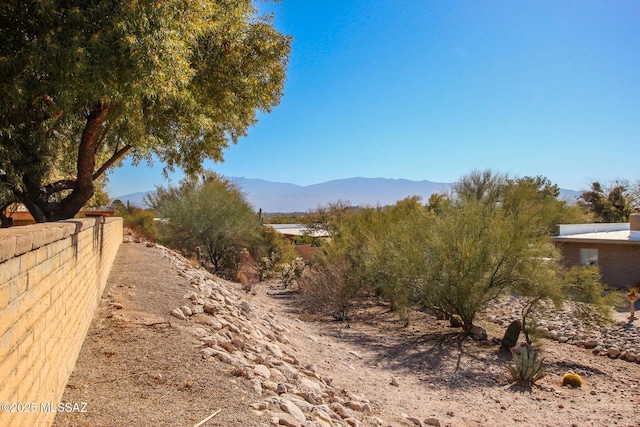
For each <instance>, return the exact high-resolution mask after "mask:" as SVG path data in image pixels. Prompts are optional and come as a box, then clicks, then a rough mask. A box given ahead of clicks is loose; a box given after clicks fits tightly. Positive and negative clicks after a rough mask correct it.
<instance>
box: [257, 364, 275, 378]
mask: <svg viewBox="0 0 640 427" xmlns="http://www.w3.org/2000/svg"><path fill="white" fill-rule="evenodd" d="M253 373H254V374H255V375H258V376H260V377H262V378H265V379H267V380H268V379H269V378H271V371H269V368H268V367H266V366H264V365H256V366H254V367H253Z"/></svg>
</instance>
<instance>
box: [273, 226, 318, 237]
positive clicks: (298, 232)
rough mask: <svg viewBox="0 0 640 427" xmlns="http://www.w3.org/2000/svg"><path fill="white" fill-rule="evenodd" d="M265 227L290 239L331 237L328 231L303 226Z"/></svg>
mask: <svg viewBox="0 0 640 427" xmlns="http://www.w3.org/2000/svg"><path fill="white" fill-rule="evenodd" d="M265 226H268V227H272V228H274V229H275V230H276V231H277V232H278V233H280V234H283V235H284V236H286V237H287V238H289V239H293V238H294V237H302V236H311V237H329V233H327V232H326V231H324V230H310V229H309V228H307V227H306V226H305V225H303V224H265Z"/></svg>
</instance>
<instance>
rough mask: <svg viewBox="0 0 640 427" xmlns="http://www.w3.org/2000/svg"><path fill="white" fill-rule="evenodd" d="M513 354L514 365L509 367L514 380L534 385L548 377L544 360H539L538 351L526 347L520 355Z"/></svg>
mask: <svg viewBox="0 0 640 427" xmlns="http://www.w3.org/2000/svg"><path fill="white" fill-rule="evenodd" d="M511 352H512V354H513V362H514V364H513V365H510V366H509V373H511V377H512V378H513V379H514V380H516V381H518V382H521V383H527V384H531V385H532V384H534V383H535V382H536V381H538V380H540V379H542V378H543V377H544V376H545V375H546V372H545V368H544V366H543V363H544V358H541V359H540V358H538V356H539V354H538V351H536V350H534V349H532V348H531V347H530V346H528V345H525V346H524V347H523V348H522V351H521V352H520V353H517V352H516V351H515V350H512V351H511Z"/></svg>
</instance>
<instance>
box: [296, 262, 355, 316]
mask: <svg viewBox="0 0 640 427" xmlns="http://www.w3.org/2000/svg"><path fill="white" fill-rule="evenodd" d="M349 270H350V266H349V264H348V263H347V262H346V260H344V259H342V260H338V259H334V260H333V262H331V263H322V264H316V265H315V266H313V267H312V268H311V269H310V270H309V271H308V273H307V274H305V275H304V276H303V277H302V278H301V280H300V281H299V285H300V293H301V296H302V298H303V301H304V302H305V305H306V307H307V309H308V310H309V311H311V312H314V313H331V314H332V315H333V316H334V317H335V318H336V319H337V320H347V319H349V316H350V314H351V310H352V308H353V303H354V299H355V298H356V296H357V295H358V293H359V291H360V289H359V288H358V286H357V284H355V283H354V282H352V281H349V280H348V273H349Z"/></svg>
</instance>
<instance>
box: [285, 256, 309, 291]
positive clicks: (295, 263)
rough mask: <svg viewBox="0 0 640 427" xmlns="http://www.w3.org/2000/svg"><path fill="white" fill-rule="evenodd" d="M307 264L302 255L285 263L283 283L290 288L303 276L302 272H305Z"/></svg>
mask: <svg viewBox="0 0 640 427" xmlns="http://www.w3.org/2000/svg"><path fill="white" fill-rule="evenodd" d="M306 266H307V264H306V263H305V262H304V260H303V259H302V258H300V257H297V258H295V259H293V260H291V262H288V263H285V264H284V265H283V266H282V272H281V278H282V283H283V284H284V287H285V288H288V287H289V286H291V285H292V284H294V283H295V282H296V281H297V280H298V279H300V277H302V273H303V272H304V269H305V267H306Z"/></svg>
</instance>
